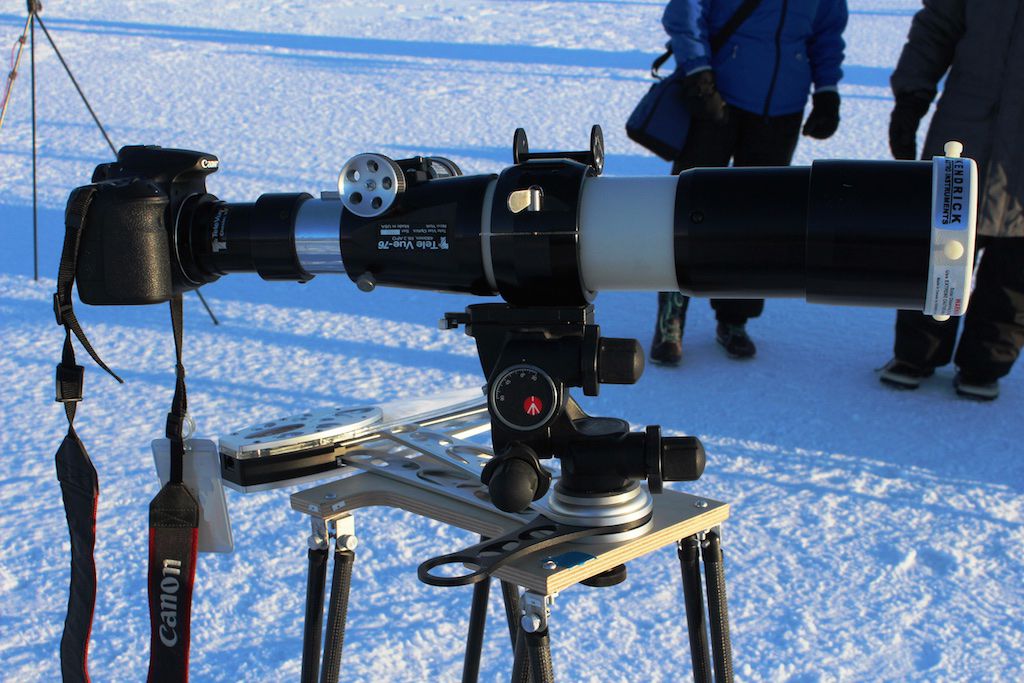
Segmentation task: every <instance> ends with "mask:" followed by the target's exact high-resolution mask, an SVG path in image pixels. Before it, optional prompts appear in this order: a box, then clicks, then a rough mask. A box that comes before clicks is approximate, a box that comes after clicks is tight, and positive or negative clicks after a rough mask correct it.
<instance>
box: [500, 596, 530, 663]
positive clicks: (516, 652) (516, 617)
mask: <svg viewBox="0 0 1024 683" xmlns="http://www.w3.org/2000/svg"><path fill="white" fill-rule="evenodd" d="M501 594H502V597H503V598H504V599H505V617H506V619H507V620H508V634H509V637H510V638H511V639H512V653H513V655H512V656H513V659H512V683H530V657H529V655H528V654H527V653H526V639H525V638H524V639H520V638H519V634H520V633H521V632H522V626H520V621H521V620H522V612H521V611H520V607H519V587H518V586H516V585H515V584H514V583H509V582H508V581H502V582H501Z"/></svg>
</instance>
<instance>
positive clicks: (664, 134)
mask: <svg viewBox="0 0 1024 683" xmlns="http://www.w3.org/2000/svg"><path fill="white" fill-rule="evenodd" d="M760 4H761V0H744V2H743V4H742V5H740V6H739V7H738V8H737V9H736V12H735V13H733V15H732V16H731V17H729V20H728V21H727V22H725V24H724V25H723V26H722V28H721V30H720V31H719V32H718V34H717V35H715V36H712V38H711V41H710V47H711V54H716V53H717V52H718V51H719V50H721V49H722V47H723V46H724V45H725V43H726V41H728V40H729V38H731V37H732V34H733V33H735V32H736V29H738V28H739V27H740V25H741V24H743V22H744V21H746V20H747V19H748V18H749V17H750V15H751V14H753V13H754V10H755V9H757V6H758V5H760ZM666 47H667V49H666V50H665V54H663V55H661V56H660V57H658V58H657V59H655V60H654V63H653V64H651V76H653V77H654V78H655V79H656V81H655V83H654V85H652V86H651V88H650V90H648V91H647V94H646V95H644V96H643V98H641V100H640V102H639V103H638V104H637V105H636V108H635V109H633V113H632V114H630V115H629V120H627V121H626V135H628V136H629V138H630V140H633V141H634V142H636V143H638V144H640V145H642V146H644V147H646V148H647V149H649V150H651V151H652V152H654V153H655V154H657V155H658V156H659V157H661V158H662V159H664V160H665V161H675V160H676V159H677V158H679V154H680V152H682V151H683V145H684V144H685V143H686V134H687V133H688V132H689V131H690V110H689V109H687V108H686V98H685V97H684V93H683V80H684V79H685V78H686V74H684V73H682V71H681V70H680V69H678V68H677V69H676V70H675V71H673V72H672V73H671V74H670V75H668V76H665V77H664V78H662V77H661V76H659V75H658V69H660V68H661V66H662V65H663V64H664V63H665V62H667V61H668V58H669V57H670V56H671V55H672V44H671V43H669V44H668V45H667V46H666Z"/></svg>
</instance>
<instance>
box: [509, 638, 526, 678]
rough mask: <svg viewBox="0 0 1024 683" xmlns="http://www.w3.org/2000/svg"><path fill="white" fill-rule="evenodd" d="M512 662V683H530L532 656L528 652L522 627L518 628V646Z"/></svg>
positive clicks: (515, 648)
mask: <svg viewBox="0 0 1024 683" xmlns="http://www.w3.org/2000/svg"><path fill="white" fill-rule="evenodd" d="M513 649H514V651H515V656H514V659H513V660H512V678H511V683H530V655H529V653H527V651H526V638H525V636H523V629H522V627H517V628H516V644H515V647H514V648H513Z"/></svg>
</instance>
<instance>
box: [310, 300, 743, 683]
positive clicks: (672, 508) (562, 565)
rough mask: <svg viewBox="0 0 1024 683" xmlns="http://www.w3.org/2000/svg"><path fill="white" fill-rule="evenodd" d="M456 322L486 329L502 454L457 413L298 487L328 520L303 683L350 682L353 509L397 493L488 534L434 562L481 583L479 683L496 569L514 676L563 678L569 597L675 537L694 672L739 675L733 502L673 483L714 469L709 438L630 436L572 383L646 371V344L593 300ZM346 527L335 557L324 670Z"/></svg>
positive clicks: (412, 428)
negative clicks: (565, 600) (471, 437)
mask: <svg viewBox="0 0 1024 683" xmlns="http://www.w3.org/2000/svg"><path fill="white" fill-rule="evenodd" d="M446 320H447V321H448V327H455V326H457V325H465V326H466V329H467V332H468V333H469V334H470V335H471V336H473V337H475V338H476V341H477V346H478V352H479V354H480V358H481V363H482V365H483V367H484V372H485V374H486V375H487V377H488V388H489V390H488V401H487V414H488V416H489V418H490V424H491V437H492V438H491V441H492V444H493V453H494V455H493V456H492V455H491V452H490V451H489V450H487V449H484V448H481V447H479V446H477V445H475V444H472V443H469V442H463V441H461V440H460V439H459V438H458V436H457V434H456V433H455V432H454V430H452V431H449V430H446V429H444V421H439V420H433V421H425V422H424V423H423V424H415V423H412V422H409V423H405V424H401V425H398V426H397V427H396V428H394V429H381V430H380V431H378V432H376V433H374V434H372V435H369V436H366V437H364V438H360V439H359V441H358V442H357V443H355V444H354V445H353V446H352V447H345V448H342V449H340V451H339V452H338V453H337V456H338V460H339V462H340V463H341V464H344V465H350V466H354V467H356V468H359V469H362V470H364V471H363V472H361V473H360V474H357V475H355V476H352V477H348V478H345V479H342V480H340V481H336V482H332V483H329V484H325V485H322V486H318V487H316V488H313V489H309V490H307V491H301V492H299V493H296V494H293V495H292V498H291V501H292V507H293V508H294V509H296V510H298V511H300V512H303V513H305V514H307V515H310V517H311V518H312V520H313V530H314V531H313V536H312V537H311V539H310V550H309V580H308V585H307V603H306V621H305V631H304V639H303V642H304V647H303V674H302V680H303V681H304V682H311V681H316V680H317V677H318V675H319V681H320V683H334V682H335V681H337V680H338V673H339V670H340V657H341V649H342V644H343V641H344V630H345V622H346V615H347V606H348V601H349V590H350V584H351V576H352V566H353V563H354V561H355V554H354V549H355V547H356V544H355V525H354V519H353V516H352V514H351V513H352V511H353V510H355V509H358V508H360V507H364V506H369V505H389V506H394V507H399V508H402V509H405V510H409V511H411V512H414V513H416V514H420V515H423V516H426V517H430V518H433V519H436V520H438V521H441V522H444V523H447V524H452V525H455V526H458V527H461V528H463V529H467V530H469V531H472V532H474V533H476V534H479V535H480V537H481V538H482V541H481V542H480V543H479V544H477V545H475V546H473V547H471V548H467V549H465V550H463V551H460V552H456V553H452V554H449V555H444V556H440V557H435V558H433V559H430V560H428V561H426V562H424V563H423V564H421V565H420V567H419V571H418V575H419V578H420V579H421V580H422V581H424V582H425V583H428V584H430V585H435V586H462V585H470V584H473V586H474V588H473V600H472V607H471V613H470V618H469V629H468V633H467V638H466V654H465V660H464V665H463V678H462V680H463V681H475V680H476V679H477V674H478V672H479V666H480V656H481V647H482V643H483V635H484V629H485V622H486V608H487V601H488V596H489V587H490V582H491V579H492V576H493V577H496V578H498V579H499V580H500V581H501V584H502V594H503V599H504V603H505V613H506V618H507V621H508V628H509V635H510V639H511V644H512V648H513V650H514V653H515V657H514V664H513V670H512V680H513V681H517V682H518V681H523V682H527V681H534V682H540V683H548V682H549V681H553V680H554V673H553V666H552V662H551V652H550V636H549V630H548V622H549V618H550V614H551V607H552V604H553V601H554V599H555V597H556V596H557V595H558V593H559V592H560V591H563V590H565V589H567V588H569V587H570V586H573V585H575V584H578V583H582V584H584V585H587V586H591V587H606V586H613V585H616V584H618V583H621V582H622V581H624V580H625V578H626V563H627V562H628V561H630V560H632V559H634V558H637V557H640V556H642V555H645V554H647V553H649V552H651V551H653V550H655V549H657V548H660V547H663V546H665V545H667V544H669V543H676V545H677V550H678V558H679V562H680V570H681V576H682V583H683V593H684V603H685V609H686V621H687V627H688V632H689V639H690V648H691V660H692V664H693V671H694V680H695V681H697V682H698V683H705V682H707V683H710V681H711V680H712V675H713V674H712V671H713V672H714V680H715V681H719V682H721V681H731V680H732V662H731V659H732V656H731V647H730V640H729V625H728V610H727V607H726V597H725V595H726V594H725V573H724V567H723V561H722V552H721V534H720V529H719V525H720V524H721V523H722V522H723V521H724V520H725V519H726V518H727V517H728V506H727V505H726V504H724V503H719V502H715V501H708V500H705V499H700V498H697V497H695V496H691V495H687V494H683V493H678V492H675V491H661V489H662V482H663V481H681V480H695V479H697V478H698V477H699V476H700V474H701V473H702V471H703V464H704V453H703V448H702V447H701V446H700V443H699V441H697V440H696V439H695V438H693V437H665V438H662V437H661V434H660V429H659V428H658V427H656V426H651V427H647V428H646V430H645V431H644V432H629V425H628V424H627V423H625V422H624V421H622V420H617V419H614V418H596V417H591V416H589V415H586V414H585V413H584V412H583V411H582V409H580V407H579V406H578V405H577V404H576V403H575V402H574V401H573V400H572V398H571V397H569V395H568V392H567V391H566V389H567V387H569V386H582V387H583V388H584V391H585V392H586V393H589V394H591V395H592V394H594V393H596V392H597V386H598V384H600V383H610V382H618V383H632V382H635V381H636V379H638V378H639V374H640V371H641V370H642V357H643V356H642V350H641V349H639V345H637V344H636V342H634V341H633V340H616V339H602V338H601V337H600V335H599V331H598V329H597V326H596V325H594V324H593V309H592V307H591V306H580V307H569V308H531V307H516V306H508V305H505V304H483V305H477V306H470V307H469V308H468V309H467V311H466V313H465V314H448V316H447V317H446ZM638 354H639V359H641V360H640V362H637V360H638V359H637V355H638ZM552 455H554V456H557V457H559V459H560V460H561V462H562V474H561V477H559V478H558V479H557V480H556V479H555V478H554V477H552V476H551V475H550V473H548V472H547V470H545V469H544V468H543V467H541V466H540V465H539V461H540V460H541V459H543V458H548V457H552ZM643 479H646V480H647V481H648V486H647V487H643V486H641V485H640V481H641V480H643ZM652 491H653V492H660V495H656V496H652V495H651V492H652ZM545 494H546V495H545ZM332 538H333V539H335V553H334V557H335V562H334V564H335V569H334V577H333V580H332V588H331V592H330V607H329V610H328V613H329V616H328V625H327V635H326V638H323V640H324V645H323V653H324V655H323V669H322V670H320V668H319V665H320V641H321V639H322V624H323V621H322V620H323V606H324V590H325V586H326V574H327V568H326V566H327V558H328V555H329V545H330V540H331V539H332ZM702 560H703V573H704V580H703V581H702V577H701V561H702ZM442 568H444V569H445V570H446V571H445V572H444V573H441V572H440V571H439V570H441V569H442ZM704 586H706V591H707V592H706V602H705V594H704ZM521 589H522V590H523V591H524V592H522V593H520V590H521ZM705 609H706V610H707V611H705ZM709 626H710V643H709V638H708V631H709ZM709 644H710V652H709ZM712 662H713V663H714V669H713V670H712Z"/></svg>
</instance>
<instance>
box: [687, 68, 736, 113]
mask: <svg viewBox="0 0 1024 683" xmlns="http://www.w3.org/2000/svg"><path fill="white" fill-rule="evenodd" d="M683 96H684V97H685V98H686V108H687V109H689V110H690V116H692V117H693V118H695V119H703V120H705V121H715V122H716V123H722V122H724V121H725V114H726V112H725V100H723V99H722V96H721V95H719V94H718V88H717V87H715V73H714V72H713V71H712V70H711V69H705V70H704V71H698V72H697V73H694V74H690V75H689V76H687V77H686V78H684V79H683Z"/></svg>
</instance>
